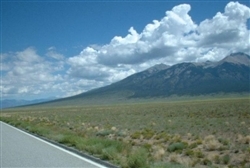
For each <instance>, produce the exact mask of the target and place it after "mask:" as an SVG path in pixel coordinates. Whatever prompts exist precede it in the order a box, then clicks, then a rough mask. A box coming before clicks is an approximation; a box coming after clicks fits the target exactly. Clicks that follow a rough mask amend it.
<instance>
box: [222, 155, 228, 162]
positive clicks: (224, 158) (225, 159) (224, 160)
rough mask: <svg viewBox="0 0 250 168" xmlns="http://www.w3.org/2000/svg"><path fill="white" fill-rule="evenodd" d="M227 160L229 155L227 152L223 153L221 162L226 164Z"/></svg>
mask: <svg viewBox="0 0 250 168" xmlns="http://www.w3.org/2000/svg"><path fill="white" fill-rule="evenodd" d="M229 161H230V156H229V155H228V154H227V155H224V156H223V157H222V162H223V163H224V164H228V163H229Z"/></svg>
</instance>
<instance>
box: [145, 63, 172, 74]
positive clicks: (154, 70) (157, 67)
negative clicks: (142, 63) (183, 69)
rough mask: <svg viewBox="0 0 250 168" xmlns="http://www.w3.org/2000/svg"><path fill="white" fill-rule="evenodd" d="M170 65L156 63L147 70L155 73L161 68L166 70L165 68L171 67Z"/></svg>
mask: <svg viewBox="0 0 250 168" xmlns="http://www.w3.org/2000/svg"><path fill="white" fill-rule="evenodd" d="M169 67H170V66H168V65H166V64H163V63H161V64H156V65H154V66H152V67H150V68H148V69H147V70H146V71H147V72H149V73H154V72H158V71H161V70H164V69H167V68H169Z"/></svg>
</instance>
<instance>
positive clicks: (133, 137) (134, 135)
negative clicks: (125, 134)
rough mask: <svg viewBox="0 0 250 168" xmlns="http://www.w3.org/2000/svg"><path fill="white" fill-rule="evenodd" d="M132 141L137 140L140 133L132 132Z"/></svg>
mask: <svg viewBox="0 0 250 168" xmlns="http://www.w3.org/2000/svg"><path fill="white" fill-rule="evenodd" d="M130 137H131V138H132V139H139V138H140V137H141V133H140V132H139V131H136V132H134V133H133V134H131V135H130Z"/></svg>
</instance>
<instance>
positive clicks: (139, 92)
mask: <svg viewBox="0 0 250 168" xmlns="http://www.w3.org/2000/svg"><path fill="white" fill-rule="evenodd" d="M242 92H250V56H249V55H247V54H244V53H233V54H231V55H229V56H226V57H225V58H224V59H222V60H220V61H218V62H210V61H207V62H202V63H192V62H190V63H189V62H187V63H180V64H176V65H173V66H168V65H165V64H158V65H155V66H153V67H151V68H149V69H147V70H145V71H142V72H139V73H136V74H133V75H131V76H129V77H127V78H125V79H123V80H121V81H118V82H116V83H113V84H111V85H108V86H105V87H101V88H98V89H94V90H91V91H88V92H85V93H82V94H79V95H76V96H72V97H68V98H64V99H59V100H55V101H52V102H50V103H52V104H55V103H57V104H58V103H59V104H64V105H65V104H68V105H73V104H88V103H91V104H93V102H94V103H97V104H98V103H106V102H110V101H114V102H116V101H123V100H128V99H131V98H154V97H168V96H171V95H179V96H182V95H190V96H195V95H204V94H213V93H215V94H216V93H242Z"/></svg>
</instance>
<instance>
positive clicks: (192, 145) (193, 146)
mask: <svg viewBox="0 0 250 168" xmlns="http://www.w3.org/2000/svg"><path fill="white" fill-rule="evenodd" d="M197 146H198V144H197V143H195V142H194V143H192V144H190V145H189V148H191V149H194V148H196V147H197Z"/></svg>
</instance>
